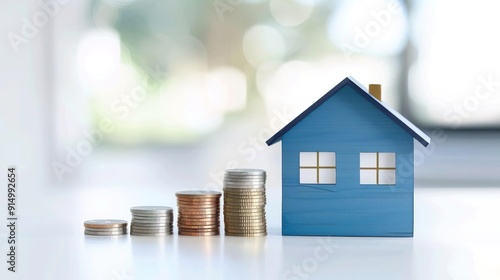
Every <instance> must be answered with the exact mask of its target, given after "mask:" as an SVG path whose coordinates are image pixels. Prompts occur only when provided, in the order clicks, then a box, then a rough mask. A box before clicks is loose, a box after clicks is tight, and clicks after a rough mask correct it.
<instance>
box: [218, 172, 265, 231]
mask: <svg viewBox="0 0 500 280" xmlns="http://www.w3.org/2000/svg"><path fill="white" fill-rule="evenodd" d="M265 207H266V172H265V171H264V170H260V169H229V170H226V173H225V175H224V230H225V233H226V235H229V236H264V235H267V225H266V209H265Z"/></svg>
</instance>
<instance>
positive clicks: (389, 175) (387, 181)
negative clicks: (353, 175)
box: [378, 170, 396, 185]
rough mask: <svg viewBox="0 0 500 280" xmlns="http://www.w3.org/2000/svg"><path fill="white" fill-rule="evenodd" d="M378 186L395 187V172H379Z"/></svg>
mask: <svg viewBox="0 0 500 280" xmlns="http://www.w3.org/2000/svg"><path fill="white" fill-rule="evenodd" d="M378 175H379V177H378V183H379V185H395V184H396V170H380V171H379V173H378Z"/></svg>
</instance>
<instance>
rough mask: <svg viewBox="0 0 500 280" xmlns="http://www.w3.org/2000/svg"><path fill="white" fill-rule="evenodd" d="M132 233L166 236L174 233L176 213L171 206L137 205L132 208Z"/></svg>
mask: <svg viewBox="0 0 500 280" xmlns="http://www.w3.org/2000/svg"><path fill="white" fill-rule="evenodd" d="M130 212H131V213H132V221H131V222H130V234H131V235H144V236H164V235H172V234H173V231H174V229H173V222H174V214H173V209H172V208H171V207H166V206H136V207H132V208H130Z"/></svg>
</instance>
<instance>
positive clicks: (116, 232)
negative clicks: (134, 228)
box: [85, 229, 127, 235]
mask: <svg viewBox="0 0 500 280" xmlns="http://www.w3.org/2000/svg"><path fill="white" fill-rule="evenodd" d="M85 233H88V234H92V233H95V234H100V235H107V234H126V233H127V230H91V229H85Z"/></svg>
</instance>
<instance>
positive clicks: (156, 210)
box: [130, 206, 174, 214]
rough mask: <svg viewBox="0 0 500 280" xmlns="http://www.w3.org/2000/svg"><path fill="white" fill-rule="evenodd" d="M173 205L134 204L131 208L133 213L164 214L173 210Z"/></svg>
mask: <svg viewBox="0 0 500 280" xmlns="http://www.w3.org/2000/svg"><path fill="white" fill-rule="evenodd" d="M173 210H174V209H173V208H172V207H168V206H134V207H131V208H130V212H132V213H138V214H142V213H146V214H162V213H169V212H173Z"/></svg>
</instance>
